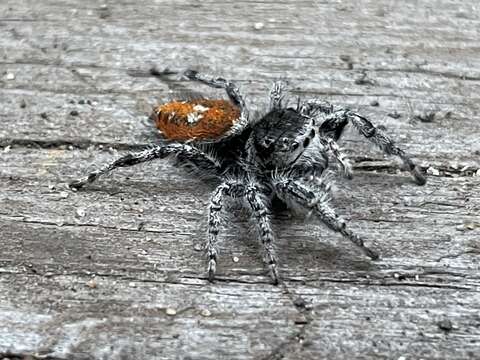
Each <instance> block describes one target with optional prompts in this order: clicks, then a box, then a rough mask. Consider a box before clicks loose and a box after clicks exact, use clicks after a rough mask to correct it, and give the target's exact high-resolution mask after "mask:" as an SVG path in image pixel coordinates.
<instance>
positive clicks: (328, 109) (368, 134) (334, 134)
mask: <svg viewBox="0 0 480 360" xmlns="http://www.w3.org/2000/svg"><path fill="white" fill-rule="evenodd" d="M299 111H300V113H302V114H303V115H305V116H309V117H313V118H315V119H318V120H319V121H318V122H319V124H320V126H319V131H320V133H321V134H323V135H325V136H327V137H330V138H332V139H333V140H335V141H337V140H338V139H339V138H340V137H341V136H342V133H343V131H344V129H345V126H346V125H347V124H348V123H351V124H352V125H353V126H354V127H355V129H357V130H358V132H359V133H360V134H362V135H363V136H364V137H365V138H367V140H369V141H370V142H371V143H373V144H375V145H376V146H378V147H379V148H380V149H381V150H383V151H384V152H385V153H386V154H388V155H396V156H398V157H399V158H400V159H402V161H403V163H404V164H405V165H406V166H407V168H408V170H409V171H410V173H411V174H412V176H413V177H414V179H415V182H416V183H417V184H418V185H424V184H425V183H426V182H427V180H426V179H425V176H424V175H423V174H422V172H421V170H420V168H419V167H418V166H417V165H416V164H415V163H414V162H413V161H412V159H410V157H409V156H408V155H407V154H406V153H405V151H404V150H402V149H401V148H399V147H398V146H397V145H396V144H395V142H394V141H393V140H392V138H390V136H388V135H387V134H386V133H385V132H384V131H382V130H380V129H379V128H377V127H376V126H375V125H373V124H372V122H370V121H369V120H368V119H367V118H365V117H364V116H361V115H359V114H357V113H355V112H353V111H350V110H348V109H341V108H338V107H334V106H333V105H331V104H330V103H328V102H326V101H321V100H317V99H312V100H308V101H306V102H305V103H303V104H302V105H301V106H300V107H299Z"/></svg>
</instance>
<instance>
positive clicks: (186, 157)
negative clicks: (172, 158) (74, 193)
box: [69, 144, 220, 189]
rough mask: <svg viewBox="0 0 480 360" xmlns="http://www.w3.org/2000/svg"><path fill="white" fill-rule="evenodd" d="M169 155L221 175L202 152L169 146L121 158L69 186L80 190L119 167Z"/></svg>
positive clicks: (186, 146) (190, 147)
mask: <svg viewBox="0 0 480 360" xmlns="http://www.w3.org/2000/svg"><path fill="white" fill-rule="evenodd" d="M169 155H176V157H177V158H178V160H180V161H181V162H182V161H183V162H188V163H189V164H191V165H193V166H195V167H196V168H198V169H201V170H204V171H206V172H209V173H212V174H220V166H219V165H218V164H217V163H215V162H214V161H213V160H212V159H210V158H209V157H208V156H207V155H206V154H204V153H203V152H202V151H200V150H198V149H196V148H194V147H192V146H190V145H185V144H169V145H165V146H159V145H155V146H153V147H152V148H149V149H146V150H143V151H139V152H136V153H130V154H127V155H125V156H122V157H121V158H119V159H117V160H115V161H113V162H111V163H109V164H106V165H104V166H102V167H101V168H100V169H98V170H95V171H92V172H91V173H89V174H88V175H87V176H85V177H83V178H80V179H77V180H74V181H72V182H71V183H70V184H69V186H70V188H72V189H80V188H81V187H83V186H84V185H86V184H89V183H92V182H94V181H95V180H97V179H98V178H99V177H100V176H101V175H104V174H107V173H109V172H110V171H112V170H114V169H117V168H119V167H127V166H132V165H136V164H141V163H144V162H147V161H151V160H154V159H163V158H166V157H167V156H169Z"/></svg>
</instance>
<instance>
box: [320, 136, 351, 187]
mask: <svg viewBox="0 0 480 360" xmlns="http://www.w3.org/2000/svg"><path fill="white" fill-rule="evenodd" d="M320 142H321V143H322V144H323V145H324V146H325V147H326V149H327V150H329V151H330V152H331V153H332V154H333V156H334V157H335V159H336V160H337V161H338V163H339V164H340V166H341V168H342V171H343V174H344V176H345V177H346V178H347V179H351V178H352V165H351V164H350V160H349V159H348V158H347V155H346V154H345V153H344V152H343V151H342V149H340V147H339V146H338V144H337V142H336V141H335V140H333V139H332V138H331V137H328V136H325V137H320Z"/></svg>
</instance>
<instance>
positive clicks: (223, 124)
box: [153, 99, 240, 141]
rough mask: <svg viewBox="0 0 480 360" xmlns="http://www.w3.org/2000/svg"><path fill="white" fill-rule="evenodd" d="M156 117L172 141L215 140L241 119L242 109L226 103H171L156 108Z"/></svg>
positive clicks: (164, 132)
mask: <svg viewBox="0 0 480 360" xmlns="http://www.w3.org/2000/svg"><path fill="white" fill-rule="evenodd" d="M153 118H154V120H155V125H156V126H157V128H158V129H159V130H160V131H161V132H162V134H163V135H164V136H165V138H167V139H169V140H180V141H186V140H193V139H198V140H214V139H218V138H219V137H221V136H222V135H224V134H225V133H226V132H227V131H228V130H230V128H231V127H232V126H233V125H234V124H235V123H236V122H237V121H238V120H239V118H240V110H239V109H238V107H236V106H235V105H233V104H232V103H231V102H229V101H227V100H207V99H198V100H191V101H172V102H169V103H167V104H164V105H160V106H158V107H156V108H155V109H154V112H153Z"/></svg>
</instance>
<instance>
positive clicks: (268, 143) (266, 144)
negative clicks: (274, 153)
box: [262, 137, 275, 148]
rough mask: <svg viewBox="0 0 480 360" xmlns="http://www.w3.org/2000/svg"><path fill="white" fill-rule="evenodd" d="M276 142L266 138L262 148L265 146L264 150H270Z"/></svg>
mask: <svg viewBox="0 0 480 360" xmlns="http://www.w3.org/2000/svg"><path fill="white" fill-rule="evenodd" d="M274 141H275V140H274V139H272V138H270V137H266V138H265V139H263V144H262V146H263V147H264V148H269V147H270V146H272V144H273V142H274Z"/></svg>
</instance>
